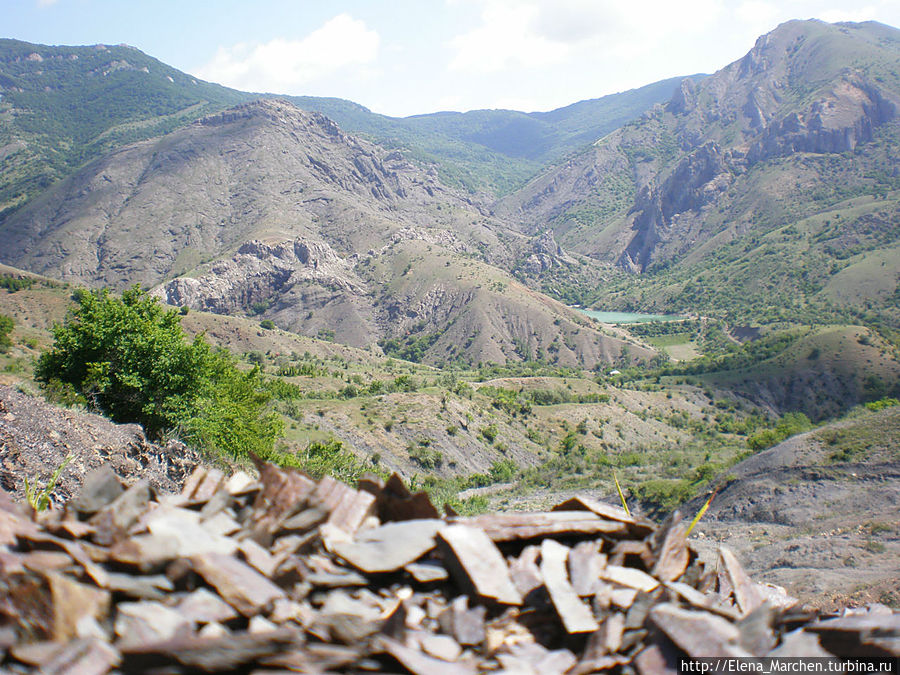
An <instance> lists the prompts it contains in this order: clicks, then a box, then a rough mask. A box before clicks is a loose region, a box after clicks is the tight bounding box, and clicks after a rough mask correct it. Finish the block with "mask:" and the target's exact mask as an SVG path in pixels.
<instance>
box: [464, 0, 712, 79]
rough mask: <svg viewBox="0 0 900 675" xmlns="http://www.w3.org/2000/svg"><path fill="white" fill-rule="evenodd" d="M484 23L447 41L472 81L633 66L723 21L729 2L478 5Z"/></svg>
mask: <svg viewBox="0 0 900 675" xmlns="http://www.w3.org/2000/svg"><path fill="white" fill-rule="evenodd" d="M473 1H474V2H477V3H478V4H480V5H481V6H482V12H481V23H480V24H479V25H477V26H476V27H474V28H472V29H471V30H469V31H468V32H466V33H463V34H461V35H457V36H456V37H454V38H453V39H452V40H451V41H450V43H449V44H450V46H451V47H452V48H453V49H455V50H456V54H455V56H454V57H453V59H452V60H451V62H450V66H449V68H450V70H457V71H469V72H474V73H490V72H500V71H504V70H513V69H517V68H522V67H526V68H538V67H541V68H546V67H552V66H558V65H561V64H562V65H564V64H572V66H574V67H581V68H583V67H584V64H585V62H587V63H600V62H602V61H604V60H606V61H608V62H610V65H615V66H617V67H618V65H619V64H617V63H615V61H616V59H625V58H634V57H636V56H637V55H640V54H644V53H647V52H650V51H652V50H653V49H654V48H656V47H658V44H657V43H658V42H659V41H661V40H664V39H670V38H671V36H672V35H679V36H681V37H682V38H689V37H690V36H691V35H695V34H698V33H700V32H702V31H703V30H704V29H707V28H708V27H709V26H710V25H711V24H713V23H714V22H715V21H717V20H718V19H719V17H720V16H721V14H722V11H723V3H724V2H725V0H683V1H682V2H672V1H671V0H630V1H629V2H627V3H624V2H622V1H621V0H473Z"/></svg>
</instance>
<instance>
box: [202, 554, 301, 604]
mask: <svg viewBox="0 0 900 675" xmlns="http://www.w3.org/2000/svg"><path fill="white" fill-rule="evenodd" d="M191 564H192V565H193V567H194V569H195V570H196V572H197V574H199V575H200V576H201V577H203V579H204V580H205V581H206V582H207V583H208V584H209V585H210V586H212V587H214V588H215V589H216V590H217V591H218V592H219V595H221V596H222V598H224V599H225V601H226V602H227V603H228V604H229V605H231V606H232V607H234V608H235V609H236V610H237V611H239V612H240V613H241V614H243V615H244V616H246V617H252V616H254V615H256V614H259V613H260V612H262V611H263V610H264V609H265V608H266V607H267V606H268V605H269V604H270V603H272V602H274V601H275V600H277V599H279V598H283V597H285V594H284V591H282V590H281V589H280V588H279V587H278V586H276V585H275V584H273V583H272V582H271V581H269V580H268V579H266V577H264V576H263V575H261V574H260V573H259V572H257V571H256V570H254V569H253V568H252V567H249V566H248V565H245V564H244V563H242V562H241V561H239V560H238V559H237V558H233V557H232V556H229V555H222V554H221V553H204V554H202V555H198V556H194V557H192V558H191Z"/></svg>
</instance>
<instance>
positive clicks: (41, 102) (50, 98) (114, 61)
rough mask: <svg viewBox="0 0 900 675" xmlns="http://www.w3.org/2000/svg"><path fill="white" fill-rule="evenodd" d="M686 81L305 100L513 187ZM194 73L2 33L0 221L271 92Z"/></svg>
mask: <svg viewBox="0 0 900 675" xmlns="http://www.w3.org/2000/svg"><path fill="white" fill-rule="evenodd" d="M679 81H680V78H673V79H670V80H664V81H662V82H656V83H653V84H649V85H647V86H644V87H641V88H639V89H635V90H632V91H627V92H622V93H621V94H613V95H610V96H605V97H603V98H600V99H594V100H589V101H580V102H578V103H575V104H573V105H570V106H566V107H565V108H560V109H558V110H553V111H550V112H545V113H523V112H518V111H512V110H480V111H473V112H470V113H438V114H432V115H416V116H413V117H407V118H396V117H387V116H385V115H379V114H377V113H373V112H371V111H370V110H368V109H366V108H364V107H363V106H361V105H358V104H356V103H353V102H352V101H346V100H343V99H336V98H322V97H316V96H297V97H292V98H291V100H292V102H293V103H295V104H296V105H297V106H298V107H300V108H303V109H304V110H309V111H313V112H321V113H323V114H325V115H327V116H328V117H329V118H330V119H332V120H334V121H336V122H337V123H338V124H339V125H340V126H341V127H342V128H343V129H344V130H345V131H348V132H350V133H353V134H358V135H362V136H364V137H366V138H368V139H370V140H372V141H374V142H376V143H380V144H382V145H384V146H385V147H390V148H399V149H403V150H404V151H406V152H408V153H410V154H411V156H412V157H414V158H416V159H417V160H419V161H422V162H425V163H426V164H431V165H434V166H435V167H436V168H437V170H438V171H440V173H441V176H442V178H443V180H444V181H445V182H448V183H450V184H453V185H455V186H457V187H464V188H466V189H468V190H472V191H479V190H487V191H492V192H497V191H500V192H509V191H510V190H512V189H514V188H517V187H519V186H521V185H522V184H524V183H525V181H526V180H528V179H529V178H530V177H532V176H533V175H534V174H535V173H537V172H538V171H539V170H540V169H541V167H542V166H544V165H545V164H546V163H547V162H549V161H552V160H555V159H557V158H558V157H561V156H563V155H565V154H566V153H568V152H571V151H572V150H574V149H577V148H578V147H580V146H582V145H584V144H587V143H590V142H592V141H594V140H596V139H597V138H600V137H601V136H603V135H604V134H606V133H608V132H609V131H611V130H613V129H615V128H616V127H618V126H620V125H621V124H623V123H624V122H626V121H629V120H631V119H634V118H635V117H637V116H638V115H640V114H641V113H642V112H643V111H644V110H646V109H647V108H648V107H650V106H651V105H653V104H655V103H659V102H663V101H666V100H668V98H669V97H670V96H671V95H672V92H673V91H674V90H675V89H676V88H677V87H678V83H679ZM272 96H273V95H272V94H253V93H248V92H241V91H237V90H234V89H229V88H227V87H222V86H219V85H217V84H212V83H208V82H204V81H202V80H198V79H197V78H195V77H193V76H191V75H189V74H186V73H182V72H180V71H178V70H176V69H175V68H172V67H171V66H168V65H166V64H164V63H161V62H160V61H158V60H156V59H154V58H152V57H151V56H148V55H147V54H144V53H142V52H141V51H140V50H138V49H135V48H134V47H130V46H128V45H102V44H100V45H90V46H49V45H40V44H32V43H28V42H23V41H20V40H9V39H0V158H3V159H4V160H5V162H6V166H5V167H4V170H3V172H2V174H0V219H2V217H3V215H4V214H8V213H11V212H12V211H15V210H16V209H18V208H21V207H22V206H23V205H24V204H25V203H26V202H27V201H28V200H29V199H31V198H32V197H34V196H36V195H37V194H39V193H40V192H41V191H42V190H44V189H45V188H47V187H48V186H49V185H51V184H53V183H54V182H56V181H57V180H59V179H61V178H64V177H66V176H68V175H69V174H71V173H72V172H73V171H75V170H76V169H77V168H78V167H79V166H81V165H82V164H83V163H85V162H87V161H90V160H91V159H95V158H97V157H99V156H101V155H103V154H105V153H106V152H109V151H111V150H115V149H117V148H119V147H121V146H122V145H125V144H127V143H131V142H134V141H138V140H141V139H146V138H155V137H159V136H161V135H162V134H165V133H167V132H170V131H173V130H174V129H177V128H180V127H183V126H186V125H188V124H190V123H191V122H193V121H194V120H196V119H198V118H200V117H203V116H205V115H208V114H210V113H213V112H216V111H220V110H223V109H225V108H228V107H231V106H234V105H236V104H238V103H241V102H246V101H250V100H255V99H259V98H272Z"/></svg>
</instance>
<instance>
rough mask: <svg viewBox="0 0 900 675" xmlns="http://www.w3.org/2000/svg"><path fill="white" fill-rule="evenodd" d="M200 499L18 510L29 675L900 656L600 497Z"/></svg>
mask: <svg viewBox="0 0 900 675" xmlns="http://www.w3.org/2000/svg"><path fill="white" fill-rule="evenodd" d="M259 473H260V477H259V480H256V479H253V478H252V477H250V476H249V475H247V474H245V473H237V474H235V475H233V476H231V477H230V478H228V479H226V477H225V476H224V475H223V474H222V473H221V472H219V471H217V470H206V469H197V470H196V471H195V473H194V474H193V475H192V476H191V478H190V479H189V480H188V481H187V482H186V484H185V486H184V489H183V491H182V493H181V494H180V495H164V496H156V495H154V494H153V492H152V490H151V489H150V487H149V485H148V484H147V483H146V482H145V481H138V482H137V483H135V484H133V485H131V486H130V487H126V486H124V485H122V483H121V482H120V481H119V479H118V478H117V477H116V475H115V473H114V472H112V471H111V470H109V469H102V468H101V469H100V470H98V471H95V472H94V473H92V474H90V475H89V476H88V478H87V480H86V482H85V485H84V488H83V490H82V492H81V494H80V495H79V496H78V497H77V498H75V499H73V500H71V501H70V502H69V503H68V504H67V505H66V507H65V509H64V510H62V509H61V510H54V511H51V512H48V513H44V514H40V517H38V518H37V520H36V522H35V519H33V518H32V517H31V516H30V515H28V514H25V513H24V512H23V511H21V509H20V507H17V506H15V505H14V504H13V503H12V502H11V501H10V500H8V499H7V498H5V497H3V496H2V495H0V647H2V650H3V652H2V653H3V655H4V659H3V661H2V667H3V668H4V669H5V670H6V671H8V672H32V671H34V670H39V671H40V672H46V673H72V674H74V673H79V674H82V673H106V672H125V673H187V672H216V671H220V672H252V673H260V674H262V673H275V672H301V673H371V672H390V673H404V672H405V673H413V674H414V675H444V674H448V675H449V674H454V675H456V674H467V673H472V674H474V673H479V672H492V673H507V674H510V675H512V674H513V673H515V674H517V675H520V674H521V675H527V674H539V675H553V674H560V675H561V674H562V673H570V674H572V675H581V674H586V673H594V672H606V671H612V672H635V671H636V672H638V673H642V674H652V673H666V672H677V671H678V670H679V659H681V658H684V657H704V656H766V655H769V656H796V655H808V656H823V657H828V656H831V655H836V656H838V657H854V656H860V655H873V656H879V655H891V654H893V655H897V654H898V651H900V647H898V643H900V614H897V613H892V612H891V610H889V609H887V608H884V607H873V608H870V609H868V610H865V611H862V612H858V613H856V614H853V615H849V616H843V617H837V618H819V617H815V616H812V615H811V614H809V613H806V612H804V611H803V610H802V609H800V608H797V606H796V603H795V601H793V600H792V599H791V598H789V597H788V596H787V595H786V594H785V593H784V591H783V590H781V589H779V588H777V587H773V586H766V585H760V584H755V583H754V582H753V581H752V580H750V579H749V578H748V576H747V575H746V574H745V573H744V572H743V570H742V569H741V567H740V565H739V564H738V562H737V560H736V559H735V558H734V556H733V555H732V554H730V553H729V552H728V551H727V550H722V551H721V553H720V557H719V561H718V564H717V565H716V568H715V569H710V568H709V567H707V566H704V565H703V563H702V562H700V560H698V558H697V556H696V554H695V552H694V551H693V550H692V549H691V548H690V546H689V545H688V543H687V542H686V539H685V530H686V527H685V525H684V523H682V522H681V521H680V520H678V518H677V517H675V518H672V519H670V520H669V521H668V522H667V523H665V524H664V525H663V526H660V527H657V526H655V525H653V524H652V523H649V522H646V521H642V520H638V519H635V518H632V517H630V516H629V515H628V514H627V513H625V512H624V511H623V510H621V509H619V508H616V507H612V506H609V505H606V504H602V503H599V502H596V501H592V500H588V499H572V500H569V501H568V502H565V503H563V504H560V505H559V506H557V507H556V508H555V509H554V510H553V511H551V512H546V513H500V514H490V515H482V516H477V517H460V516H457V515H455V514H450V515H444V516H441V515H440V514H439V513H438V512H437V510H436V509H435V508H434V506H433V505H432V504H431V502H430V501H429V500H428V498H427V496H426V495H425V494H423V493H418V494H411V493H410V492H409V491H408V490H407V489H406V488H405V487H404V486H403V484H402V482H401V481H400V480H399V479H398V478H397V477H393V478H392V479H391V480H389V481H387V483H386V484H385V483H383V482H381V481H380V480H377V479H370V480H364V481H362V482H361V484H360V489H359V490H354V489H352V488H350V487H348V486H346V485H344V484H342V483H338V482H336V481H334V480H332V479H330V478H325V479H323V480H321V481H318V482H316V481H313V480H311V479H310V478H308V477H306V476H305V475H304V474H302V473H300V472H295V471H285V470H281V469H278V468H276V467H273V466H271V465H267V464H260V465H259Z"/></svg>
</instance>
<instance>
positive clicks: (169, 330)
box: [36, 286, 282, 458]
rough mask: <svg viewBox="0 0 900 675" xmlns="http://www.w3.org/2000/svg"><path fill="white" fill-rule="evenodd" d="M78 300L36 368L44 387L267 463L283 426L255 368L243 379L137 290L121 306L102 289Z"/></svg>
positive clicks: (156, 431) (154, 430)
mask: <svg viewBox="0 0 900 675" xmlns="http://www.w3.org/2000/svg"><path fill="white" fill-rule="evenodd" d="M77 300H78V305H77V306H76V307H75V309H73V310H72V311H71V312H70V314H69V315H68V316H67V318H66V321H65V323H64V324H62V325H56V326H55V327H54V329H53V336H54V344H53V347H52V348H51V349H50V350H49V351H46V352H44V353H43V354H41V356H40V358H39V359H38V363H37V367H36V376H37V378H38V379H39V380H41V381H43V382H45V383H48V384H49V385H51V388H56V389H59V388H60V386H62V387H63V388H65V384H68V385H71V386H72V387H73V388H74V389H75V391H76V392H77V393H79V394H81V395H82V396H84V397H85V399H87V401H88V402H89V403H90V404H91V405H93V406H94V407H96V408H98V409H100V410H102V411H103V412H105V413H106V414H107V415H109V417H111V418H112V419H113V420H116V421H118V422H137V423H138V424H141V425H143V426H144V428H145V429H146V430H147V433H148V434H150V435H151V436H159V435H160V434H161V433H162V432H164V431H175V432H177V433H179V434H180V435H181V436H182V438H184V440H185V441H187V442H189V443H191V444H192V445H195V446H196V447H199V448H202V449H205V450H208V451H211V452H215V453H219V454H225V455H228V456H230V457H233V458H238V457H245V456H246V455H247V453H249V452H253V453H255V454H257V455H260V456H262V457H269V456H271V454H272V452H273V447H274V443H275V439H276V438H278V437H279V436H280V434H281V432H282V422H281V420H280V418H279V417H277V416H276V415H275V414H274V413H273V412H272V411H271V410H270V409H269V403H270V400H271V397H272V395H271V392H270V390H269V388H268V386H267V383H266V381H265V380H264V379H263V376H262V373H261V371H260V370H259V368H253V369H252V370H249V371H240V370H238V369H237V368H236V366H235V360H234V358H233V357H232V356H231V355H230V354H229V353H228V352H226V351H225V350H215V349H213V348H212V347H211V346H210V345H209V344H208V343H207V342H206V341H205V340H204V339H203V338H202V337H199V336H198V337H197V338H195V339H194V340H193V342H187V341H186V340H185V335H184V332H183V331H182V329H181V317H180V316H179V314H178V311H177V310H169V311H166V310H165V309H163V308H162V307H161V306H160V305H159V303H158V301H157V299H156V298H152V297H150V296H148V295H147V294H146V293H144V292H143V291H142V290H141V289H140V288H138V287H136V286H135V287H133V288H131V289H129V290H127V291H125V292H124V293H123V294H122V298H121V299H118V298H115V297H113V296H111V295H110V294H109V292H108V291H106V290H103V291H99V292H95V293H80V294H79V295H78V298H77ZM57 381H58V382H60V383H63V385H58V384H56V382H57Z"/></svg>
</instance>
